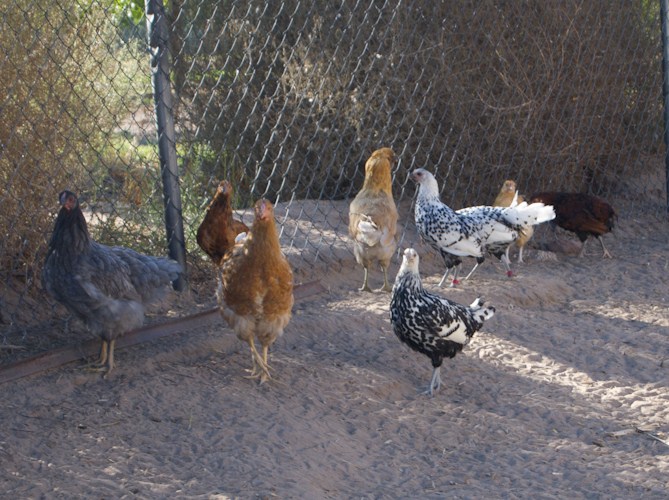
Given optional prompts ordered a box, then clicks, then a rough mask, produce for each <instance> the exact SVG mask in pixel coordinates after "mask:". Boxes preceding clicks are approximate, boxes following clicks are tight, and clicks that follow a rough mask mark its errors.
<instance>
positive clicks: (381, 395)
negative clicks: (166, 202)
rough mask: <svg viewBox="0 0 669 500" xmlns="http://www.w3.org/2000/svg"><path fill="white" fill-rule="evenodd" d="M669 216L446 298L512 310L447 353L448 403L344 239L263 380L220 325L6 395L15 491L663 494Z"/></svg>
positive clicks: (500, 312)
mask: <svg viewBox="0 0 669 500" xmlns="http://www.w3.org/2000/svg"><path fill="white" fill-rule="evenodd" d="M324 213H329V212H327V211H325V212H324ZM326 218H327V217H326ZM310 224H311V223H310ZM299 226H300V224H299V223H295V224H294V225H292V226H291V225H290V224H287V225H286V230H285V231H284V237H289V236H290V229H291V227H292V228H293V229H294V230H297V228H298V227H299ZM324 227H326V229H327V231H331V232H332V233H333V234H334V233H337V232H341V231H342V230H343V231H345V226H343V227H342V226H341V225H337V221H330V223H328V224H326V226H324ZM407 227H410V224H408V225H407ZM322 229H323V228H320V230H319V233H318V234H319V235H323V234H326V233H327V231H322ZM668 229H669V224H668V223H666V222H660V221H658V220H656V219H650V218H649V219H645V218H643V219H640V218H638V217H637V218H632V217H625V216H621V217H620V220H619V224H618V228H617V230H616V232H615V233H614V234H613V235H608V236H606V237H605V241H606V243H607V246H608V248H609V250H610V251H611V252H612V253H613V255H614V256H615V258H614V259H612V260H603V259H601V258H600V255H601V251H600V249H599V245H598V244H597V243H596V242H595V241H592V242H591V243H590V245H589V252H588V255H587V256H586V257H585V258H583V259H578V258H576V257H574V256H570V255H564V254H558V255H554V254H546V253H541V252H538V251H536V250H534V251H528V252H526V261H527V262H526V264H525V265H515V268H516V271H517V276H516V277H515V278H512V279H509V278H507V277H506V276H505V274H504V272H503V270H502V267H501V266H500V265H499V264H498V263H496V262H493V261H488V262H486V263H485V264H484V265H483V266H482V267H481V268H480V269H479V271H477V274H475V275H474V277H473V278H472V279H471V280H470V281H468V282H465V283H463V285H461V287H459V288H457V289H442V290H440V293H443V294H444V295H445V296H448V297H449V298H451V299H453V300H456V301H459V302H463V303H470V302H471V301H472V300H473V299H474V298H475V297H476V296H477V295H479V294H481V295H484V297H485V298H486V300H487V302H488V303H490V304H493V305H494V306H495V307H496V308H497V313H496V315H495V317H494V318H492V319H491V320H489V321H488V322H487V323H486V325H485V326H484V328H483V331H482V332H480V333H479V334H477V335H476V336H475V337H474V339H473V341H472V343H471V344H470V345H469V346H468V347H467V348H466V349H465V351H464V352H463V353H461V354H460V355H458V356H457V357H456V358H455V359H453V360H447V361H446V362H445V363H444V367H443V368H442V378H443V380H444V382H445V384H444V385H443V386H442V388H441V390H440V391H439V392H438V393H437V394H436V396H435V397H434V398H429V397H427V396H425V395H422V394H421V392H422V391H423V390H424V389H425V388H426V386H427V383H428V380H429V377H430V373H431V366H430V363H429V360H428V359H427V358H426V357H424V356H422V355H420V354H418V353H414V352H412V351H410V350H409V349H408V348H406V347H404V346H403V345H401V344H400V342H399V341H398V340H397V338H396V337H395V336H394V334H393V333H392V330H391V326H390V323H389V313H388V306H389V295H388V294H365V293H360V292H358V291H356V288H357V287H358V286H360V282H361V278H362V273H361V269H359V268H358V267H357V266H356V265H355V262H354V261H353V259H352V256H351V254H350V252H349V251H348V250H345V249H335V250H336V251H335V252H333V255H337V259H342V261H343V268H341V270H340V268H339V266H334V265H333V266H331V269H333V270H332V271H331V272H329V273H326V274H324V276H323V277H322V279H321V282H322V283H323V284H324V285H325V286H326V288H327V292H324V293H321V294H318V295H313V296H310V297H307V298H306V299H304V300H302V301H300V302H299V303H297V304H296V306H295V310H294V316H293V319H292V321H291V323H290V324H289V326H288V328H287V330H286V333H285V335H284V337H283V338H281V339H280V340H279V341H278V342H277V343H276V344H275V347H274V348H273V350H272V353H271V360H272V364H273V367H274V374H275V378H274V380H273V381H271V382H269V383H267V384H263V385H258V384H257V382H256V381H253V380H250V379H247V378H245V374H246V372H245V370H246V369H247V368H249V366H250V362H251V359H250V354H249V352H247V351H248V349H247V347H246V346H245V345H242V344H241V343H240V342H239V341H238V340H237V339H236V338H235V336H234V335H233V334H232V333H231V331H230V330H228V329H227V328H224V327H223V325H222V324H221V325H220V326H218V327H211V328H207V329H202V330H196V331H189V332H184V333H182V334H178V335H174V336H171V337H168V338H164V339H161V340H158V341H155V342H152V343H148V344H143V345H138V346H134V347H131V348H127V349H123V350H119V351H118V352H117V356H116V361H117V369H116V371H115V372H114V373H113V374H112V375H111V376H110V377H109V379H107V380H105V379H102V378H100V376H99V375H98V374H93V373H89V372H87V371H84V370H82V369H81V368H80V367H79V366H78V365H77V364H70V365H66V366H63V367H60V368H58V369H53V370H50V371H48V372H45V373H41V374H39V375H34V376H30V377H27V378H24V379H20V380H18V381H15V382H11V383H7V384H4V385H2V386H0V395H1V396H2V401H3V404H2V407H1V409H0V419H1V420H2V422H3V425H2V429H3V433H2V436H1V437H0V461H1V463H2V467H1V469H0V491H2V492H4V494H5V496H7V497H16V498H76V497H80V498H81V497H86V498H273V497H276V498H352V497H359V498H398V497H403V498H409V497H412V498H477V497H478V498H482V497H486V498H568V497H571V498H667V496H668V495H669V440H668V438H669V307H668V300H669V298H668V293H667V291H668V289H669V286H668V285H669V252H668V248H669V236H668V235H669V231H668ZM305 231H307V232H308V231H309V228H306V229H305ZM293 234H295V233H294V232H293ZM539 236H540V235H539ZM327 237H329V236H326V238H327ZM333 241H334V240H333ZM319 243H323V242H322V240H318V239H316V240H314V242H313V245H311V244H309V245H306V247H309V248H317V247H318V244H319ZM408 245H412V246H415V247H416V248H417V250H418V251H419V253H420V254H421V257H422V262H421V273H422V275H423V278H424V282H425V284H426V286H427V287H428V288H430V289H432V290H437V283H438V281H439V278H440V275H441V272H442V267H441V263H440V261H439V260H438V259H437V258H436V256H434V255H433V254H432V253H431V252H430V251H428V249H426V248H424V247H422V246H421V245H420V244H419V243H418V242H417V239H416V237H415V234H413V233H411V231H407V232H406V233H405V234H404V239H403V241H402V248H404V247H406V246H408ZM306 247H305V248H303V249H302V250H304V251H308V250H309V248H306ZM298 250H300V249H295V251H298ZM547 256H548V258H546V257H547ZM294 257H295V255H293V258H294ZM551 257H552V258H551ZM321 260H322V265H323V266H324V267H325V268H327V267H328V266H329V265H330V264H331V263H329V262H328V260H327V258H325V257H323V258H322V259H321ZM398 264H399V259H396V261H395V262H394V264H393V268H392V269H391V275H392V276H394V275H395V272H396V271H397V268H398ZM469 265H470V263H466V267H469ZM298 277H299V273H298ZM371 279H372V281H373V282H372V285H373V286H378V284H379V280H380V273H379V272H378V271H374V272H373V273H372V275H371ZM211 293H212V296H213V285H212V289H211ZM82 335H83V334H82ZM660 439H663V440H664V442H662V441H660Z"/></svg>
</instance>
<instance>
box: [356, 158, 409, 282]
mask: <svg viewBox="0 0 669 500" xmlns="http://www.w3.org/2000/svg"><path fill="white" fill-rule="evenodd" d="M394 161H395V154H394V153H393V150H392V149H390V148H381V149H377V150H376V151H374V152H373V153H372V156H370V157H369V159H368V160H367V163H366V164H365V181H364V183H363V185H362V189H361V190H360V192H358V194H357V195H356V197H355V198H354V199H353V201H352V202H351V205H350V207H349V223H348V233H349V236H350V237H351V239H352V240H353V253H354V254H355V259H356V261H357V262H358V264H360V265H362V267H363V268H364V270H365V275H364V278H363V281H362V287H361V288H360V289H359V290H360V291H367V292H370V291H371V289H370V288H369V284H368V276H369V268H370V266H372V265H373V264H374V263H375V262H378V263H379V265H380V266H381V270H382V271H383V286H382V287H381V288H379V289H378V290H376V291H385V292H390V291H391V289H392V287H391V286H390V284H389V283H388V266H389V265H390V259H391V258H392V256H393V253H395V249H396V248H397V240H396V238H395V234H396V232H397V207H396V206H395V200H393V193H392V177H391V167H392V165H393V163H394Z"/></svg>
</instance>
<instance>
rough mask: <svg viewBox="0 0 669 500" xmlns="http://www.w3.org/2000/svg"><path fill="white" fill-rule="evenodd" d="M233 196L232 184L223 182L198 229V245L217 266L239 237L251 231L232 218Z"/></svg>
mask: <svg viewBox="0 0 669 500" xmlns="http://www.w3.org/2000/svg"><path fill="white" fill-rule="evenodd" d="M232 195H233V190H232V184H230V182H229V181H227V180H223V181H221V182H220V183H219V185H218V188H217V189H216V194H215V195H214V199H213V200H211V203H210V204H209V206H208V207H207V212H206V213H205V214H204V219H203V220H202V224H200V227H198V229H197V244H198V245H200V248H201V249H202V250H203V251H204V253H206V254H207V255H208V256H209V257H211V260H212V261H213V262H214V264H216V265H219V264H220V263H221V259H222V258H223V256H224V255H225V254H226V253H227V252H228V250H230V249H231V248H232V247H233V246H234V244H235V239H236V238H237V236H238V235H239V234H241V233H245V232H248V230H249V228H248V227H247V226H246V224H244V223H243V222H240V221H238V220H235V219H233V218H232V204H231V200H232Z"/></svg>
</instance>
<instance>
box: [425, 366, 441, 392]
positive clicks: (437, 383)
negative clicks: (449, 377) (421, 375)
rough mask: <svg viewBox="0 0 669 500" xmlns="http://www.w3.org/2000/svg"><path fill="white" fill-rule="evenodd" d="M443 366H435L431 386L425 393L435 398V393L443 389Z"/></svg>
mask: <svg viewBox="0 0 669 500" xmlns="http://www.w3.org/2000/svg"><path fill="white" fill-rule="evenodd" d="M440 371H441V366H435V367H434V369H433V370H432V378H431V379H430V384H429V385H428V386H427V390H426V391H425V392H424V393H423V394H426V395H428V396H430V397H433V396H434V393H435V392H436V391H438V390H439V388H440V387H441V373H440Z"/></svg>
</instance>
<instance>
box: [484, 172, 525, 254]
mask: <svg viewBox="0 0 669 500" xmlns="http://www.w3.org/2000/svg"><path fill="white" fill-rule="evenodd" d="M517 192H518V189H517V187H516V182H515V181H513V180H511V179H509V180H506V181H504V184H502V189H500V190H499V194H498V195H497V197H496V198H495V201H494V202H493V206H495V207H510V206H511V204H512V203H513V200H514V198H516V193H517ZM524 201H525V198H523V196H522V195H520V194H518V197H517V198H516V203H522V202H524ZM533 235H534V228H533V227H532V226H531V225H528V226H524V227H523V229H522V230H521V231H520V234H519V235H518V239H517V240H516V241H515V242H514V243H515V245H516V246H517V247H518V263H520V264H523V263H524V262H523V249H524V248H525V245H527V242H528V241H530V239H531V238H532V236H533ZM510 247H511V246H509V247H507V249H506V257H507V259H508V258H509V248H510Z"/></svg>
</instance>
